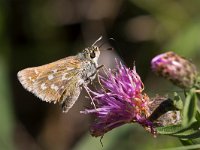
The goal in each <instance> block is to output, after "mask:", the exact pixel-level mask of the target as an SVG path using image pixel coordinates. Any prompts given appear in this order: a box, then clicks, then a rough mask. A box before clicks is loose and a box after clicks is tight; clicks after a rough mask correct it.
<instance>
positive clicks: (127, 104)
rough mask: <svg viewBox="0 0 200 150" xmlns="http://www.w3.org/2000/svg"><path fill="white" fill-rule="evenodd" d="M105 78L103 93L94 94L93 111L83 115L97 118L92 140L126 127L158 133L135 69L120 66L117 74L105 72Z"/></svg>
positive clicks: (92, 127)
mask: <svg viewBox="0 0 200 150" xmlns="http://www.w3.org/2000/svg"><path fill="white" fill-rule="evenodd" d="M105 73H106V77H102V76H100V80H101V84H102V89H101V90H99V91H97V92H94V91H90V92H91V93H92V94H93V95H94V96H93V100H94V102H95V104H96V108H94V109H86V110H85V111H82V113H85V114H88V113H93V114H94V115H95V117H96V120H95V122H94V123H93V124H92V126H91V134H92V135H93V136H96V137H97V136H103V135H104V134H105V133H106V132H108V131H110V130H112V129H113V128H115V127H118V126H121V125H123V124H126V123H131V122H137V123H139V124H141V125H142V126H143V127H145V129H147V130H149V131H150V132H152V133H155V131H154V128H153V123H152V122H151V121H149V120H148V119H147V118H148V117H149V116H150V114H149V113H150V110H149V97H148V96H147V95H146V94H143V93H142V92H143V89H144V87H143V83H142V81H141V79H140V76H139V75H138V74H137V72H136V69H135V67H134V68H133V69H132V70H130V69H128V68H127V67H125V66H124V65H122V64H121V63H117V68H116V70H115V71H114V70H108V71H105Z"/></svg>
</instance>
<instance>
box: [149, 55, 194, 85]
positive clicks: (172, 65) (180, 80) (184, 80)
mask: <svg viewBox="0 0 200 150" xmlns="http://www.w3.org/2000/svg"><path fill="white" fill-rule="evenodd" d="M151 66H152V70H153V71H154V72H155V73H156V74H157V75H159V76H162V77H164V78H166V79H168V80H170V81H171V82H173V83H174V84H175V85H177V86H179V87H181V88H191V87H192V86H194V84H195V81H196V78H197V70H196V67H195V65H194V64H193V63H191V62H190V61H189V60H187V59H185V58H183V57H181V56H179V55H177V54H175V53H174V52H167V53H163V54H160V55H158V56H156V57H154V58H153V59H152V61H151Z"/></svg>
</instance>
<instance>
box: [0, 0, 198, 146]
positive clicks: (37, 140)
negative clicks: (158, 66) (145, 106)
mask: <svg viewBox="0 0 200 150" xmlns="http://www.w3.org/2000/svg"><path fill="white" fill-rule="evenodd" d="M199 8H200V1H199V0H191V1H188V0H182V1H180V0H167V1H165V0H148V1H147V0H84V1H81V0H56V1H55V0H1V1H0V149H2V150H15V149H16V150H27V149H29V150H90V149H91V150H93V149H95V150H100V149H104V150H113V149H115V150H121V149H126V150H135V149H136V150H138V149H140V150H155V149H161V148H170V147H174V146H179V145H180V143H179V141H178V140H177V139H176V138H172V137H168V136H157V138H154V137H153V136H152V135H150V134H149V133H147V132H145V131H144V130H143V128H142V127H140V126H138V125H134V124H130V125H124V126H122V127H120V128H117V129H114V130H112V131H111V132H109V133H107V134H106V135H105V136H104V138H103V139H102V142H103V147H102V146H101V143H100V139H99V138H92V137H91V136H90V135H89V133H88V129H89V125H90V122H91V121H92V119H91V118H90V116H86V115H82V114H80V113H79V111H80V110H83V109H84V108H85V106H89V103H90V102H89V101H88V99H85V98H84V96H85V95H86V94H85V92H84V91H83V92H82V94H83V96H80V98H79V100H78V102H77V103H76V104H75V106H74V107H73V108H72V109H71V110H70V112H69V113H68V114H62V113H61V109H60V107H59V106H58V105H53V104H48V103H45V102H42V101H40V100H39V99H38V98H36V97H35V96H34V95H32V94H30V93H29V92H27V91H25V90H24V89H23V88H22V86H21V85H20V83H19V82H18V80H17V77H16V74H17V72H18V71H19V70H21V69H24V68H26V67H31V66H38V65H42V64H45V63H49V62H52V61H55V60H58V59H60V58H63V57H66V56H69V55H74V54H76V53H77V52H79V51H81V50H82V49H83V48H84V47H86V46H90V45H91V44H92V43H93V42H94V41H95V40H96V39H98V37H99V36H101V35H102V36H103V37H104V40H105V41H107V42H106V43H107V44H105V45H104V46H103V47H104V48H106V47H107V48H108V47H114V51H102V54H101V57H100V60H99V64H105V65H106V66H107V67H114V64H113V62H114V58H121V59H122V60H123V62H124V63H125V64H126V65H127V66H129V67H132V65H133V62H134V61H135V63H136V66H137V72H138V73H139V74H140V75H141V78H142V80H143V82H144V84H145V91H146V92H147V93H148V94H149V95H150V96H155V94H160V95H166V94H170V93H172V92H173V91H178V92H179V91H180V89H177V88H174V86H173V85H171V84H170V83H169V82H167V81H165V80H164V79H161V78H158V77H156V76H155V75H154V74H153V73H152V72H151V69H150V61H151V59H152V57H154V56H155V55H157V54H159V53H162V52H165V51H169V50H173V51H175V52H177V53H178V54H180V55H182V56H184V57H187V58H189V59H190V60H192V61H193V62H195V64H196V65H197V66H199V64H200V59H199V57H200V42H199V39H200V38H199V36H200V9H199ZM108 38H114V39H115V42H114V41H112V42H111V41H108ZM180 92H181V91H180ZM82 97H83V98H82Z"/></svg>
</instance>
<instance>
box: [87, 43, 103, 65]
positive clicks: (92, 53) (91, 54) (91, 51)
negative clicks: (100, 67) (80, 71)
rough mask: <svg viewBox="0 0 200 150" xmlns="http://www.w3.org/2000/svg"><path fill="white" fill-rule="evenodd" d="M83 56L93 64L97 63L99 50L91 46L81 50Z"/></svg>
mask: <svg viewBox="0 0 200 150" xmlns="http://www.w3.org/2000/svg"><path fill="white" fill-rule="evenodd" d="M83 54H84V57H85V58H86V59H89V60H93V61H94V62H95V63H97V61H98V59H99V55H100V50H99V47H98V46H91V47H88V48H85V49H84V50H83Z"/></svg>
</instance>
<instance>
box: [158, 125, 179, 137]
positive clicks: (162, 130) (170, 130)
mask: <svg viewBox="0 0 200 150" xmlns="http://www.w3.org/2000/svg"><path fill="white" fill-rule="evenodd" d="M182 129H183V127H182V125H181V124H179V125H171V126H165V127H157V128H156V131H157V133H158V134H165V135H173V134H175V133H177V132H179V131H181V130H182Z"/></svg>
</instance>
